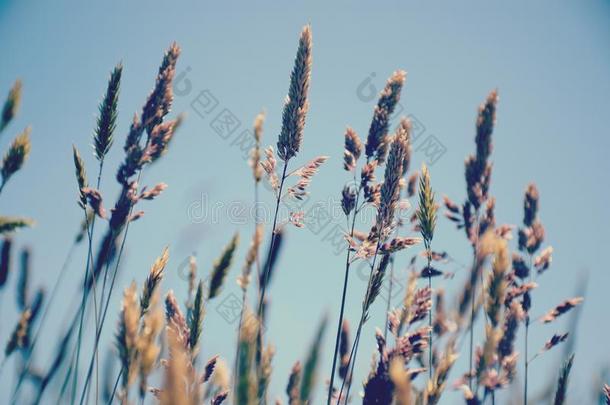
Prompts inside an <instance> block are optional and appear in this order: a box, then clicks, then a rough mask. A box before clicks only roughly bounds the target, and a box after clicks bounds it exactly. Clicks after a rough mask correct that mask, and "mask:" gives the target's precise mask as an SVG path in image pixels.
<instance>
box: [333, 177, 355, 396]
mask: <svg viewBox="0 0 610 405" xmlns="http://www.w3.org/2000/svg"><path fill="white" fill-rule="evenodd" d="M359 197H360V187H359V188H358V193H357V194H356V202H355V203H354V207H358V199H359ZM357 215H358V210H357V208H354V215H353V217H352V225H351V230H350V237H353V236H354V227H355V225H356V216H357ZM350 265H351V250H350V247H349V246H348V247H347V254H346V258H345V275H344V279H343V292H342V294H341V310H340V311H339V322H338V324H337V337H336V338H335V351H334V354H333V365H332V369H331V372H330V385H329V388H328V400H327V405H330V402H331V399H332V392H333V389H334V382H335V371H336V368H337V357H338V354H339V344H340V340H341V327H342V325H343V316H344V313H345V298H346V295H347V285H348V281H349V270H350ZM349 377H350V376H349V375H346V376H345V379H348V378H349ZM344 381H345V380H344Z"/></svg>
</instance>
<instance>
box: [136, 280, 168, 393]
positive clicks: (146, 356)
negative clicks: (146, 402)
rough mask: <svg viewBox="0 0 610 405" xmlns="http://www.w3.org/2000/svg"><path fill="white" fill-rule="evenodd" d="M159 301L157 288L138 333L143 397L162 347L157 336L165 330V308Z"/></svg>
mask: <svg viewBox="0 0 610 405" xmlns="http://www.w3.org/2000/svg"><path fill="white" fill-rule="evenodd" d="M158 301H159V291H158V290H155V292H154V295H153V297H151V303H152V305H151V309H150V310H149V311H148V312H146V313H145V314H144V315H143V317H142V318H143V319H142V328H140V333H139V335H138V342H137V350H138V359H139V373H140V396H141V397H143V396H144V394H145V393H146V389H147V388H148V385H147V380H148V377H149V376H150V374H151V373H152V371H153V369H154V367H155V365H156V363H157V360H158V358H159V354H160V353H161V347H160V346H159V345H158V344H157V338H158V336H159V334H160V333H161V331H162V330H163V310H162V309H161V307H160V305H158Z"/></svg>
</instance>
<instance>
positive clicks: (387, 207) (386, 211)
mask: <svg viewBox="0 0 610 405" xmlns="http://www.w3.org/2000/svg"><path fill="white" fill-rule="evenodd" d="M408 146H409V145H408V141H407V138H406V136H405V135H404V134H401V133H398V134H397V135H396V136H395V137H394V140H393V142H392V147H391V149H390V154H389V157H388V163H387V165H386V169H385V175H384V179H383V184H382V186H381V191H380V193H381V194H380V196H381V200H380V204H379V209H378V210H377V220H376V223H375V226H376V227H377V232H378V235H379V236H381V235H385V234H387V232H388V231H389V228H390V227H391V225H392V221H393V220H394V211H395V209H396V204H397V202H398V199H399V196H400V179H401V177H402V165H403V162H404V159H405V155H406V153H407V149H408Z"/></svg>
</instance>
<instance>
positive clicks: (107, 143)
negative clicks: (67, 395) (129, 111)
mask: <svg viewBox="0 0 610 405" xmlns="http://www.w3.org/2000/svg"><path fill="white" fill-rule="evenodd" d="M122 71H123V67H122V65H121V64H119V65H117V66H116V67H115V69H114V70H113V71H112V73H111V75H110V79H109V82H108V87H107V90H106V94H105V97H104V99H103V100H102V102H101V103H100V107H99V111H100V115H99V117H98V119H97V127H96V130H95V134H94V136H93V141H94V146H95V156H96V158H97V159H98V160H99V167H98V172H97V182H96V187H95V188H96V190H99V189H100V184H101V181H102V173H103V170H104V160H105V157H106V154H107V153H108V151H109V150H110V147H111V145H112V142H113V132H114V129H115V126H116V118H117V102H118V96H119V88H120V82H121V75H122ZM83 210H84V213H85V220H87V207H86V205H85V206H84V207H83ZM94 231H95V215H94V216H93V218H92V220H91V229H89V226H88V224H87V234H88V237H89V246H88V251H87V270H86V272H85V280H84V281H83V299H82V302H81V304H82V305H81V306H82V308H83V309H82V312H81V315H80V322H79V327H78V345H77V350H76V364H75V373H74V380H73V383H72V385H73V391H72V401H71V403H72V404H74V401H75V395H76V386H77V382H78V367H79V362H80V349H81V344H82V326H83V317H84V313H85V311H86V306H87V296H88V293H87V283H88V282H89V266H90V264H92V263H93V234H94ZM91 279H92V283H93V284H92V287H93V303H94V306H95V308H94V310H95V313H94V317H95V329H96V330H97V329H98V327H99V323H98V310H97V292H96V290H97V288H96V280H95V279H96V277H95V275H94V274H92V277H91ZM102 299H103V297H102ZM100 304H101V302H100ZM96 358H97V360H98V361H97V362H96V364H97V366H96V378H95V383H96V394H97V393H98V392H99V357H97V351H96ZM96 400H97V395H96Z"/></svg>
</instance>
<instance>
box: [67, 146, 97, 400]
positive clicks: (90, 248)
mask: <svg viewBox="0 0 610 405" xmlns="http://www.w3.org/2000/svg"><path fill="white" fill-rule="evenodd" d="M103 169H104V159H103V158H102V159H101V160H100V165H99V168H98V171H97V182H96V187H95V188H96V189H97V190H99V188H100V184H101V181H102V172H103ZM83 212H84V213H85V221H86V225H87V237H88V242H89V246H88V249H87V250H88V251H87V270H86V271H85V280H84V281H83V298H82V301H81V307H82V308H83V309H82V311H81V314H80V321H79V325H78V343H77V349H76V363H75V365H74V368H75V372H74V377H73V381H72V400H71V404H72V405H74V401H75V400H76V387H77V384H78V367H79V363H80V350H81V345H82V333H83V318H84V314H85V312H86V306H87V297H88V292H87V283H88V281H89V268H90V266H91V265H92V264H93V232H94V230H95V215H94V216H93V218H92V219H91V228H90V229H89V219H88V218H87V207H86V206H85V207H83ZM91 280H92V282H93V285H92V287H93V303H94V306H95V308H94V311H95V312H94V316H95V329H96V330H97V328H98V326H99V324H98V314H97V292H96V286H95V284H96V283H95V274H93V273H91ZM98 371H99V370H98ZM97 376H99V373H98V374H96V394H97V392H98V377H97ZM96 403H97V395H96Z"/></svg>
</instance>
